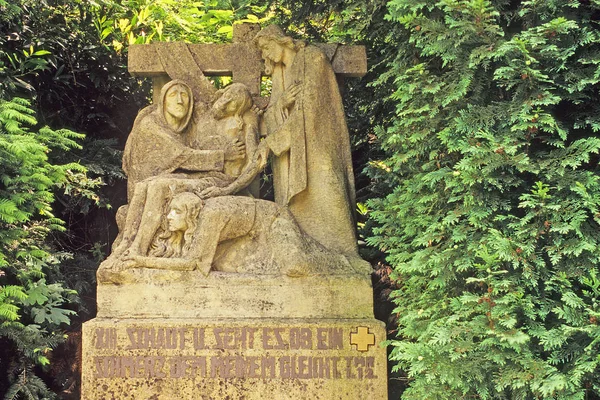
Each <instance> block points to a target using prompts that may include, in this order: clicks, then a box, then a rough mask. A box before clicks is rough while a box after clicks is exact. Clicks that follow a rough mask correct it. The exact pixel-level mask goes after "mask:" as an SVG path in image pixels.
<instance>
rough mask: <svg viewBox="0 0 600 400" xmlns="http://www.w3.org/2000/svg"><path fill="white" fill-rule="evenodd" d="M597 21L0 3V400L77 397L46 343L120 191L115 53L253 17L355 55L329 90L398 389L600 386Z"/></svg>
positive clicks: (574, 14) (589, 10)
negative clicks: (353, 74)
mask: <svg viewBox="0 0 600 400" xmlns="http://www.w3.org/2000/svg"><path fill="white" fill-rule="evenodd" d="M599 20H600V3H598V1H597V0H581V1H579V0H577V1H575V0H522V1H509V0H437V1H436V0H391V1H389V2H388V1H382V0H374V1H365V0H362V1H354V0H333V1H322V0H308V1H303V2H294V1H289V0H279V1H251V0H247V1H216V0H213V1H207V2H198V1H191V0H182V1H174V0H155V1H150V0H127V1H116V0H95V1H92V0H75V1H67V0H41V1H39V0H35V1H34V0H16V1H14V0H11V1H6V0H0V182H1V184H0V345H1V346H0V372H1V373H0V393H2V394H3V395H4V396H5V397H6V398H15V399H16V398H32V399H35V398H52V397H54V396H55V395H54V394H53V392H54V393H60V395H61V397H63V398H69V396H71V398H77V382H76V381H77V379H76V378H73V377H74V376H75V375H76V368H75V369H69V367H68V366H66V367H64V368H63V369H60V368H57V366H61V365H63V363H62V360H61V359H60V356H59V355H55V356H54V357H52V352H51V350H52V349H53V348H55V347H56V346H57V345H59V343H60V342H63V341H64V340H65V335H64V333H65V332H76V331H77V328H78V326H79V323H80V321H81V320H82V319H85V318H88V317H89V316H90V315H93V313H94V304H93V298H94V292H93V288H94V286H95V282H94V271H95V268H96V266H97V264H98V262H99V261H100V260H101V259H102V257H103V255H104V254H103V252H104V251H105V250H106V247H105V246H106V244H107V242H108V240H106V239H105V238H106V236H107V235H106V233H104V236H103V235H102V234H100V235H98V234H93V232H94V229H92V227H93V226H95V225H97V224H98V223H97V221H98V220H100V221H104V220H106V219H107V218H106V207H108V204H109V203H110V202H113V203H115V204H117V205H118V204H119V203H122V202H123V201H124V199H123V198H120V197H119V195H118V193H119V190H121V189H118V188H119V185H121V186H122V185H123V183H122V178H123V175H122V172H121V170H120V167H119V166H120V153H119V151H118V150H117V149H118V148H121V146H122V145H123V144H124V141H125V138H126V136H127V133H128V132H129V130H130V128H131V124H132V123H133V118H134V117H135V114H136V113H137V111H138V110H139V109H140V108H142V107H143V106H144V105H145V104H147V101H148V97H149V90H150V88H149V84H148V82H144V81H141V80H137V79H133V78H131V77H130V76H129V74H128V73H127V71H126V55H127V47H128V45H129V44H132V43H149V42H151V41H157V40H186V41H189V42H224V41H229V40H230V38H231V33H232V26H233V24H234V22H236V21H237V22H243V21H247V22H258V23H261V24H266V23H269V22H278V23H279V24H281V25H282V26H284V27H285V28H286V29H287V30H288V31H289V32H290V33H291V34H292V35H293V36H295V37H297V38H301V39H307V40H309V41H337V42H342V43H361V44H365V45H366V46H367V49H368V50H367V51H368V59H369V66H370V70H369V73H368V75H367V76H366V77H365V78H363V79H361V80H354V79H353V80H348V81H346V82H344V84H343V90H344V100H345V102H346V104H345V105H346V111H347V115H348V124H349V128H350V131H351V135H352V145H353V158H354V164H355V165H354V167H355V173H356V175H357V194H358V199H359V201H360V204H359V212H360V214H361V219H360V221H359V228H360V233H361V239H363V240H365V241H367V242H368V243H369V244H370V245H371V247H363V249H362V251H363V256H364V257H366V258H368V259H369V260H370V261H372V262H373V264H374V266H375V269H376V274H377V276H378V277H379V280H378V281H377V282H379V283H378V285H377V286H376V289H377V292H378V293H379V294H380V295H382V296H384V297H385V296H387V295H389V296H390V298H391V299H392V300H393V303H394V304H393V306H392V307H391V308H390V309H388V310H386V309H385V307H380V308H379V309H378V310H377V311H376V312H377V314H378V317H379V318H381V319H386V318H387V314H388V313H390V312H391V313H392V314H393V315H394V317H395V319H393V320H390V321H388V323H389V325H388V327H389V330H390V331H392V332H394V334H395V335H397V336H393V337H392V340H390V342H389V344H390V347H391V359H392V363H393V365H394V366H395V370H396V374H397V375H395V377H400V379H401V380H402V382H403V384H404V386H405V388H406V390H404V392H403V393H402V394H401V396H402V398H405V399H467V398H480V399H533V398H539V399H594V398H599V397H600V382H599V380H600V371H599V367H598V364H599V362H600V358H599V356H598V354H599V353H600V348H599V340H600V339H599V337H600V328H599V326H598V318H599V313H600V310H599V307H600V305H599V301H600V300H599V296H600V273H599V271H598V258H599V250H598V241H599V239H600V238H599V235H600V233H599V232H600V230H599V228H600V227H599V226H598V225H599V223H600V210H599V205H600V204H599V203H600V182H599V180H598V179H599V178H598V151H599V150H600V139H598V133H597V132H598V130H599V129H600V122H599V120H598V118H599V117H598V115H600V113H599V111H600V110H599V109H598V108H599V107H600V101H599V100H600V99H599V98H598V80H599V79H600V69H599V64H600V38H599V35H600V34H599V30H598V21H599ZM48 126H50V127H53V128H50V127H48ZM64 128H68V129H64ZM75 132H83V133H85V134H86V138H83V135H81V134H79V133H75ZM106 184H108V185H109V186H110V187H109V188H108V190H106V186H105V185H106ZM111 199H112V200H111ZM103 218H104V219H103ZM108 218H109V219H110V218H112V217H111V216H109V217H108ZM102 229H103V232H104V231H106V228H102ZM86 299H87V300H86ZM75 311H77V312H79V316H78V317H75V314H74V312H75ZM69 323H70V324H71V326H70V327H69V326H68V324H69ZM71 336H72V337H76V334H75V333H73V334H71ZM63 346H64V344H63ZM67 350H68V349H66V348H61V351H60V352H58V353H61V354H62V353H64V354H71V353H68V352H67ZM70 361H71V364H77V355H76V354H75V356H74V359H73V360H70ZM49 363H50V366H55V369H50V370H49V369H48V364H49ZM67 364H68V363H67ZM71 367H72V366H71ZM61 368H62V367H61ZM391 382H395V380H394V381H391ZM390 386H391V387H392V390H391V392H390V393H391V397H392V398H394V397H399V396H400V393H399V391H397V386H396V385H393V384H392V385H390Z"/></svg>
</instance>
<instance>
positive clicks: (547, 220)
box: [370, 0, 600, 400]
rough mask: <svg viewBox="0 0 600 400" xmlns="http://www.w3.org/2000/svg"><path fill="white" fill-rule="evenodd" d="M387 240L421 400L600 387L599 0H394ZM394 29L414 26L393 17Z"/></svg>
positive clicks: (382, 226)
mask: <svg viewBox="0 0 600 400" xmlns="http://www.w3.org/2000/svg"><path fill="white" fill-rule="evenodd" d="M388 7H389V14H388V17H387V18H388V20H389V24H391V25H392V26H394V27H398V26H401V27H402V28H403V29H402V30H401V31H400V33H399V34H401V35H404V37H407V38H408V40H398V37H397V36H391V35H390V36H389V37H388V42H394V41H396V43H397V45H398V51H397V53H396V58H395V60H394V62H393V63H391V64H390V70H389V72H388V73H387V74H385V75H383V76H381V78H380V80H379V83H378V84H379V85H389V84H393V85H395V88H396V89H395V92H394V93H393V95H392V96H391V98H390V99H389V101H391V102H394V103H395V104H396V106H397V107H396V118H395V121H394V123H393V124H392V126H390V127H388V128H387V129H381V130H380V132H379V139H380V140H381V143H382V145H383V146H384V148H385V150H386V151H387V152H388V154H389V157H388V158H387V159H386V160H385V161H384V162H382V163H377V164H373V165H374V166H375V167H376V168H375V169H374V170H373V172H372V173H373V176H374V177H376V178H377V179H379V180H382V179H383V180H386V181H387V182H388V184H389V185H390V187H391V188H393V190H392V192H391V194H389V195H388V196H387V197H385V198H382V199H379V200H374V201H371V203H370V206H371V208H372V209H373V212H372V214H371V215H372V218H373V220H374V221H375V222H376V223H377V224H378V228H377V230H376V233H375V237H373V238H371V239H370V243H371V244H374V245H377V246H379V247H380V248H381V249H383V250H385V251H387V252H388V254H389V256H388V261H389V263H390V264H391V265H392V267H393V268H394V271H395V278H396V279H397V281H398V283H399V285H400V288H399V289H398V290H397V291H395V292H394V293H393V300H394V302H395V304H396V306H397V307H396V310H395V312H396V314H397V319H398V324H399V327H398V339H397V340H394V341H392V343H391V345H392V346H393V350H392V355H391V357H392V360H394V361H395V362H396V363H397V366H396V367H397V368H398V369H402V370H403V371H405V373H406V374H407V376H408V380H409V384H408V389H407V390H406V391H405V392H404V394H403V398H405V399H418V400H422V399H449V400H450V399H452V400H454V399H467V398H478V399H582V400H583V399H593V398H598V397H597V396H599V395H600V356H599V354H600V326H599V325H598V324H599V319H600V271H599V267H598V265H599V261H600V247H599V242H600V225H599V224H600V176H599V175H598V172H599V169H598V151H599V149H600V138H599V137H598V131H599V130H600V95H599V90H598V88H599V82H600V30H599V29H598V28H599V26H598V22H597V21H598V19H599V17H600V3H598V1H597V0H591V1H575V0H528V1H509V0H461V1H457V0H439V1H436V0H419V1H415V0H392V1H390V2H389V3H388ZM390 31H391V32H398V30H397V29H391V30H390Z"/></svg>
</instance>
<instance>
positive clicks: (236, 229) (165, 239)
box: [122, 192, 351, 276]
mask: <svg viewBox="0 0 600 400" xmlns="http://www.w3.org/2000/svg"><path fill="white" fill-rule="evenodd" d="M223 250H225V251H223ZM228 254H234V255H235V257H233V259H231V260H228V259H227V255H228ZM240 260H243V261H240ZM122 268H124V269H129V268H153V269H167V270H178V271H192V270H197V271H200V272H201V273H202V274H204V275H208V273H209V271H210V270H211V269H212V270H217V271H224V272H238V273H248V272H251V273H262V274H286V275H289V276H304V275H310V274H315V273H327V274H331V273H336V270H337V273H348V272H349V271H348V270H349V269H351V267H350V266H349V264H348V262H347V261H346V260H345V258H344V257H343V256H342V255H339V254H335V253H332V252H330V251H328V250H326V249H325V248H324V247H323V246H321V245H320V244H318V243H317V242H316V241H314V240H313V239H312V238H310V237H308V236H306V235H304V234H303V232H302V231H301V230H300V228H299V227H298V225H297V224H296V222H295V221H294V218H293V217H292V215H291V214H290V213H289V212H288V211H287V210H286V209H284V208H281V207H280V206H278V205H277V204H275V203H273V202H270V201H266V200H257V199H253V198H249V197H244V196H220V197H215V198H211V199H208V200H206V201H204V200H201V199H200V198H199V197H198V196H196V195H195V194H193V193H188V192H186V193H180V194H177V195H175V196H174V197H173V199H172V200H171V202H170V204H169V208H168V213H167V217H166V220H165V222H164V226H163V228H162V230H161V231H159V233H158V234H157V235H156V236H155V238H154V241H153V244H152V246H151V247H150V250H149V251H148V255H147V256H146V255H136V256H129V257H125V258H124V262H123V264H122Z"/></svg>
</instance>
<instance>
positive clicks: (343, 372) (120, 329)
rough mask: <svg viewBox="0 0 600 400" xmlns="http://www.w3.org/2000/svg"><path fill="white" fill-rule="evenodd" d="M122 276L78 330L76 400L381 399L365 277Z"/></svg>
mask: <svg viewBox="0 0 600 400" xmlns="http://www.w3.org/2000/svg"><path fill="white" fill-rule="evenodd" d="M129 273H130V275H129V276H128V277H127V283H124V284H122V285H114V284H101V285H99V286H98V310H99V311H98V318H96V319H94V320H91V321H88V322H86V323H85V324H84V326H83V376H82V399H85V400H113V399H114V400H117V399H119V400H121V399H123V400H124V399H131V400H134V399H135V400H149V399H152V400H173V399H181V400H188V399H189V400H192V399H194V400H195V399H202V400H208V399H211V400H221V399H232V400H233V399H248V400H250V399H261V400H262V399H269V400H271V399H273V400H279V399H282V400H283V399H323V400H334V399H347V400H359V399H373V400H380V399H385V398H386V397H387V358H386V351H385V348H383V347H381V346H380V343H381V342H382V341H383V340H385V338H386V335H385V329H384V326H383V323H382V322H380V321H377V320H375V319H374V318H373V301H372V289H371V285H370V279H369V278H368V276H366V275H337V276H314V277H305V278H289V277H284V276H252V275H244V274H235V273H222V272H211V274H209V276H208V277H203V278H201V277H199V276H195V275H196V274H197V273H196V272H194V271H192V272H174V271H160V270H157V271H150V270H144V271H137V270H133V271H130V272H129ZM138 275H139V276H138Z"/></svg>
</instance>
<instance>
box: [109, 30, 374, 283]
mask: <svg viewBox="0 0 600 400" xmlns="http://www.w3.org/2000/svg"><path fill="white" fill-rule="evenodd" d="M254 44H255V45H256V46H257V48H258V49H259V50H260V52H261V55H262V57H263V59H264V61H265V72H266V73H267V74H270V75H271V77H272V82H273V89H272V94H271V98H270V101H269V104H268V106H267V108H266V110H265V111H264V115H263V119H262V123H261V124H259V115H260V114H262V112H257V110H256V107H253V100H252V97H251V95H250V92H249V90H248V88H247V87H246V86H245V85H244V84H242V83H233V84H232V85H230V86H228V87H226V88H225V89H222V90H219V91H213V90H211V89H210V87H209V86H208V83H207V81H208V80H207V78H206V77H204V76H203V75H201V76H199V77H198V81H199V82H200V83H201V84H199V83H198V82H194V83H193V84H192V83H190V84H188V83H187V82H184V81H182V80H173V81H171V82H169V83H167V84H166V85H164V86H163V88H162V90H161V94H160V97H159V99H158V104H156V105H153V106H150V107H148V108H146V109H144V110H142V111H141V112H140V114H139V116H138V118H137V119H136V122H135V124H134V127H133V129H132V132H131V134H130V136H129V139H128V141H127V144H126V146H125V153H124V157H123V169H124V170H125V172H126V174H127V176H128V179H129V181H128V198H129V205H128V206H127V210H126V217H125V218H124V223H122V224H121V225H122V229H121V230H122V232H121V235H120V238H119V239H118V240H117V243H116V244H115V245H114V250H113V252H112V254H111V256H110V257H109V258H108V259H107V260H106V261H105V262H104V263H103V264H102V265H101V268H100V270H99V274H98V276H99V278H100V279H101V280H102V279H108V278H107V277H108V276H112V277H114V276H115V275H114V274H111V273H109V272H106V271H110V270H123V269H129V268H153V269H156V268H164V269H172V268H174V269H183V270H188V269H192V270H195V269H199V270H200V271H202V272H203V273H204V274H205V275H206V274H208V272H209V270H210V269H211V268H212V269H213V270H217V271H218V270H220V271H236V272H245V273H285V274H288V275H290V276H303V275H307V274H315V273H321V272H322V271H323V270H324V269H327V268H328V269H329V272H330V273H338V272H339V271H345V272H346V273H361V272H363V271H364V272H366V271H367V270H368V268H367V266H366V265H365V263H364V262H362V261H361V260H360V259H359V258H358V254H357V242H356V235H355V229H354V216H353V212H352V207H353V206H352V205H353V204H354V187H353V185H354V180H353V175H352V163H351V158H350V145H349V138H348V131H347V128H346V122H345V118H344V112H343V107H342V101H341V97H340V94H339V89H338V85H337V81H336V79H335V75H334V72H333V69H332V67H331V64H330V63H329V60H328V58H327V56H326V55H325V54H324V53H323V51H322V50H320V49H319V48H317V47H314V46H306V45H305V44H304V43H303V42H299V41H295V40H293V39H292V38H290V37H288V36H285V35H284V34H283V32H282V31H281V29H280V28H279V27H277V26H275V25H272V26H269V27H267V28H265V29H263V30H262V31H260V32H259V33H258V34H257V35H256V37H255V38H254ZM163 53H164V52H163ZM163 53H161V54H163ZM163 55H164V54H163ZM186 62H190V61H189V60H188V61H186ZM170 68H173V69H174V70H176V71H178V72H177V73H181V70H182V67H176V66H174V63H173V62H172V61H170ZM191 87H194V88H196V89H195V90H192V89H191ZM198 88H204V89H205V90H202V91H201V90H199V89H198ZM193 93H196V96H194V94H193ZM201 95H204V96H207V95H212V97H213V99H212V101H211V100H208V99H204V98H197V97H198V96H201ZM195 97H196V98H195ZM195 103H199V104H201V106H199V107H197V109H195V108H194V104H195ZM259 125H260V126H262V129H263V132H262V134H263V135H264V136H265V139H264V140H263V141H262V143H260V144H259V142H258V140H259V132H258V130H259ZM270 153H272V154H273V180H274V188H275V203H276V204H274V203H273V204H269V203H268V202H265V201H258V202H257V200H249V199H240V198H237V197H232V196H230V195H232V194H238V195H246V196H252V195H254V196H256V194H257V190H256V183H257V180H256V176H257V175H258V173H259V172H260V171H261V170H262V169H263V168H264V166H265V164H266V163H267V158H268V155H269V154H270ZM180 193H187V194H189V196H187V199H188V200H190V199H193V198H194V197H193V196H194V195H196V196H199V197H200V198H203V199H208V200H207V202H206V206H204V205H203V206H202V207H201V208H203V209H204V211H203V212H202V213H200V220H201V221H202V222H201V223H200V228H199V229H195V230H194V229H192V230H187V231H186V232H187V233H186V235H187V236H189V235H193V236H194V237H196V239H193V240H192V239H190V240H184V248H185V251H183V250H182V251H183V253H182V254H183V255H182V254H180V256H179V257H175V258H174V259H173V258H172V257H170V256H168V255H167V253H160V252H159V253H156V251H155V249H154V248H151V244H152V243H153V241H154V244H153V245H154V246H155V245H156V240H157V238H158V239H160V238H161V237H162V235H163V234H166V235H167V236H169V237H171V235H172V234H173V232H174V231H172V230H169V229H165V224H166V225H168V223H166V222H165V221H167V219H166V215H167V212H168V210H167V203H168V199H169V197H171V198H172V197H173V196H176V195H178V194H180ZM192 193H193V194H194V195H192ZM213 199H214V200H213ZM217 205H218V206H217ZM249 210H254V211H252V212H250V211H249ZM171 212H172V211H171ZM245 215H253V218H255V219H254V220H252V223H251V224H250V225H248V222H247V221H246V220H244V218H245V217H244V216H245ZM274 215H277V218H275V217H273V216H274ZM209 216H210V217H209ZM278 218H279V222H282V221H286V223H285V224H282V223H274V221H277V219H278ZM263 219H264V221H263ZM161 221H162V222H163V227H162V228H161ZM282 225H285V226H286V228H285V232H278V233H279V235H277V234H275V233H274V232H275V231H276V227H280V226H282ZM161 231H162V233H161ZM186 235H184V237H187V236H186ZM247 237H252V238H254V239H255V238H256V237H259V238H260V240H248V239H247ZM199 238H201V239H199ZM234 239H235V240H234ZM232 242H235V243H236V244H235V245H232ZM258 242H261V243H260V245H257V243H258ZM209 243H210V245H209ZM190 246H191V247H190ZM276 249H278V250H282V251H276ZM217 255H218V256H217ZM340 255H343V257H340ZM149 257H150V258H149ZM283 257H287V258H285V259H284V258H283ZM161 258H162V259H164V260H163V261H164V263H162V264H161V263H160V259H161ZM161 265H162V267H161ZM112 279H113V280H114V278H112ZM109 280H110V279H109Z"/></svg>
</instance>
